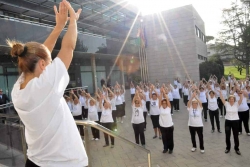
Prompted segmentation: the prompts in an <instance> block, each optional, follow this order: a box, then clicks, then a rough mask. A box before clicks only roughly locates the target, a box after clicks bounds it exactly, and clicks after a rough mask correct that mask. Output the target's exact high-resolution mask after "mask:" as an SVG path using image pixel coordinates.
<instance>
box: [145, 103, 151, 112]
mask: <svg viewBox="0 0 250 167" xmlns="http://www.w3.org/2000/svg"><path fill="white" fill-rule="evenodd" d="M146 108H147V110H148V111H150V101H146Z"/></svg>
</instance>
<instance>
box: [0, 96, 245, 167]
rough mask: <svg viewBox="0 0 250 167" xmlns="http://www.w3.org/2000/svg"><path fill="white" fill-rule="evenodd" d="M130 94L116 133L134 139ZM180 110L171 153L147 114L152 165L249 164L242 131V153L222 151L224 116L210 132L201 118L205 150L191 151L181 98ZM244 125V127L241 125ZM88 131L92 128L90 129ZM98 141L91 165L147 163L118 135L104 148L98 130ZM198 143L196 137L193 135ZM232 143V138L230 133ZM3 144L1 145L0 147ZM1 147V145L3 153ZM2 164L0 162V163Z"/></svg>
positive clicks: (238, 166)
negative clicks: (122, 120)
mask: <svg viewBox="0 0 250 167" xmlns="http://www.w3.org/2000/svg"><path fill="white" fill-rule="evenodd" d="M130 105H131V103H130V95H129V93H128V92H127V94H126V118H125V119H124V123H123V124H121V123H118V132H117V134H119V135H121V136H123V137H125V138H127V139H129V140H131V141H133V142H134V140H135V139H134V132H133V128H132V125H131V123H130V122H131V107H130ZM180 109H181V110H180V111H179V112H174V115H173V122H174V128H175V129H174V144H175V146H174V150H173V154H171V155H170V154H168V153H166V154H163V153H162V150H163V145H162V141H161V140H160V139H152V137H153V135H154V132H153V128H152V123H151V120H150V117H147V122H148V124H147V130H146V131H145V137H146V148H147V149H149V150H150V151H151V160H152V167H249V166H250V137H248V136H247V135H246V133H245V132H244V133H243V134H242V135H240V136H239V140H240V151H241V153H242V155H241V156H239V155H237V154H236V153H235V152H234V150H231V152H230V153H229V154H225V153H224V150H225V132H224V118H220V125H221V130H222V132H223V133H221V134H220V133H218V132H215V133H213V134H212V133H211V132H210V130H211V124H210V121H209V120H208V122H204V145H205V153H204V154H201V153H200V150H199V149H197V151H196V152H191V151H190V149H191V147H192V144H191V137H190V134H189V129H188V126H187V122H188V114H187V110H186V107H185V106H184V105H183V102H182V101H180ZM243 129H244V128H243ZM89 135H90V137H92V136H91V131H90V129H89ZM100 136H101V139H100V140H99V141H90V150H91V153H90V154H91V155H90V158H91V161H92V166H93V167H147V154H146V153H145V152H143V151H141V150H138V149H136V148H134V147H133V146H130V145H128V144H126V143H124V142H122V141H119V140H118V139H117V140H115V147H114V148H110V147H108V148H107V147H106V148H103V147H102V146H103V145H104V137H103V133H101V135H100ZM196 142H197V146H198V145H199V143H198V137H196ZM231 143H232V147H233V145H234V144H233V138H232V137H231ZM1 148H2V149H1ZM3 148H5V149H6V147H3V146H2V147H0V151H1V153H2V151H3ZM17 155H18V156H17V157H18V158H17V165H16V166H24V161H23V160H22V156H20V155H19V154H18V153H17ZM3 157H7V156H6V155H3V154H0V167H2V166H3V167H5V166H11V163H10V162H11V161H10V159H6V160H4V159H1V158H3ZM1 164H2V165H1Z"/></svg>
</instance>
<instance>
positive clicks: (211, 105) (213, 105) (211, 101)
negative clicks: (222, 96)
mask: <svg viewBox="0 0 250 167" xmlns="http://www.w3.org/2000/svg"><path fill="white" fill-rule="evenodd" d="M208 109H209V110H212V111H215V110H217V109H218V103H217V98H216V97H215V96H214V97H213V98H211V97H210V95H208Z"/></svg>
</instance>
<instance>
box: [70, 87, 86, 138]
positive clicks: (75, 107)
mask: <svg viewBox="0 0 250 167" xmlns="http://www.w3.org/2000/svg"><path fill="white" fill-rule="evenodd" d="M70 102H71V113H72V115H73V117H74V119H75V120H82V106H81V103H80V101H79V99H78V97H77V96H76V95H75V93H74V91H73V90H71V91H70ZM77 128H78V130H79V131H80V135H81V137H82V138H84V131H83V126H81V125H77Z"/></svg>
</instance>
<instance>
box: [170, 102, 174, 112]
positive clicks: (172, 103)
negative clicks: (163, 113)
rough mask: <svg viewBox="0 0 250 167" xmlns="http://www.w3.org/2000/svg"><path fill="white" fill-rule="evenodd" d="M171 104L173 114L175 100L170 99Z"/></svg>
mask: <svg viewBox="0 0 250 167" xmlns="http://www.w3.org/2000/svg"><path fill="white" fill-rule="evenodd" d="M170 104H171V114H173V108H174V101H170Z"/></svg>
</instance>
